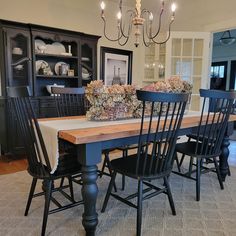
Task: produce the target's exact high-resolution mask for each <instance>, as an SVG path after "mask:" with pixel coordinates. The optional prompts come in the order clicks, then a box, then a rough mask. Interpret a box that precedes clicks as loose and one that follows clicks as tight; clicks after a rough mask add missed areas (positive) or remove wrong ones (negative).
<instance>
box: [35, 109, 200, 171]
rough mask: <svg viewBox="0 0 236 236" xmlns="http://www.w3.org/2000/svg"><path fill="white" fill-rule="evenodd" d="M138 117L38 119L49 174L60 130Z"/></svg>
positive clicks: (124, 122) (133, 120)
mask: <svg viewBox="0 0 236 236" xmlns="http://www.w3.org/2000/svg"><path fill="white" fill-rule="evenodd" d="M199 114H200V113H199V112H194V111H189V112H188V113H187V114H185V115H184V116H185V117H191V116H196V115H199ZM138 122H140V119H127V120H116V121H88V120H87V119H86V118H79V119H64V120H50V121H39V126H40V129H41V132H42V136H43V139H44V143H45V146H46V149H47V153H48V157H49V161H50V164H51V167H52V171H51V174H53V173H54V172H55V171H56V169H57V165H58V159H59V145H58V132H59V131H61V130H73V129H84V128H94V127H102V126H110V125H118V124H129V123H138Z"/></svg>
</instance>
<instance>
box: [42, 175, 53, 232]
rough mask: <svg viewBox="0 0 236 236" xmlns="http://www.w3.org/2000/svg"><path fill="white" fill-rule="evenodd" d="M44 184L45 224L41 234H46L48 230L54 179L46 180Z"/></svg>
mask: <svg viewBox="0 0 236 236" xmlns="http://www.w3.org/2000/svg"><path fill="white" fill-rule="evenodd" d="M43 184H44V188H45V204H44V213H43V224H42V232H41V236H44V235H45V231H46V226H47V220H48V212H49V207H50V199H51V196H52V188H53V181H52V180H45V181H44V183H43Z"/></svg>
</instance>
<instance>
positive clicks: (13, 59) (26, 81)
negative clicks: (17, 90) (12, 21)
mask: <svg viewBox="0 0 236 236" xmlns="http://www.w3.org/2000/svg"><path fill="white" fill-rule="evenodd" d="M6 35H7V42H6V43H7V58H8V63H7V66H8V70H7V74H8V78H7V79H8V86H30V87H31V83H32V76H31V50H30V48H31V46H30V33H29V32H28V31H26V30H16V29H7V31H6Z"/></svg>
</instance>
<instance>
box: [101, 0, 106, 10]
mask: <svg viewBox="0 0 236 236" xmlns="http://www.w3.org/2000/svg"><path fill="white" fill-rule="evenodd" d="M100 6H101V9H102V10H104V9H105V7H106V5H105V3H104V2H103V1H102V2H101V5H100Z"/></svg>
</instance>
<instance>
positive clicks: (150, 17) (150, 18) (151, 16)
mask: <svg viewBox="0 0 236 236" xmlns="http://www.w3.org/2000/svg"><path fill="white" fill-rule="evenodd" d="M149 20H150V21H153V14H152V13H150V14H149Z"/></svg>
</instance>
